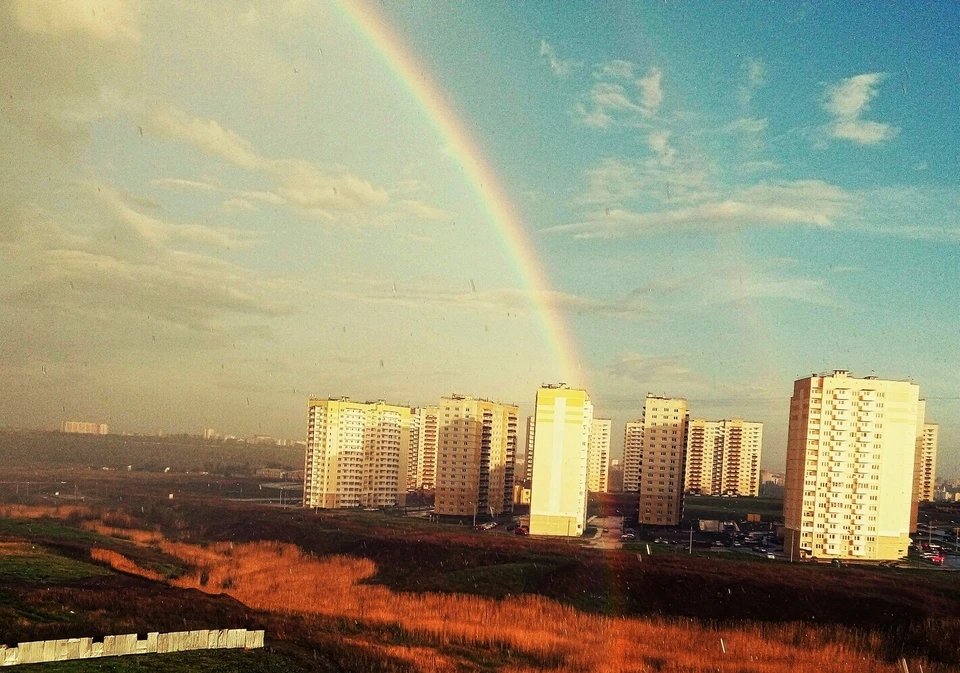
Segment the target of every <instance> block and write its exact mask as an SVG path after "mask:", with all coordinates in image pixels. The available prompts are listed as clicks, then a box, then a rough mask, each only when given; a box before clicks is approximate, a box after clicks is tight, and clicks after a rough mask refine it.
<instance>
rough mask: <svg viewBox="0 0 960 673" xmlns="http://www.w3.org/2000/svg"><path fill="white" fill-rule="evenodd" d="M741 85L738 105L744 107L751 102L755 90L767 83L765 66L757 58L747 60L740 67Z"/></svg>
mask: <svg viewBox="0 0 960 673" xmlns="http://www.w3.org/2000/svg"><path fill="white" fill-rule="evenodd" d="M741 71H742V73H743V84H741V85H740V90H739V94H740V103H741V104H742V105H744V106H747V105H750V103H751V102H753V95H754V93H756V91H757V89H759V88H760V87H762V86H763V85H765V84H766V83H767V66H766V64H765V63H764V62H763V61H762V60H761V59H759V58H748V59H747V60H746V61H744V63H743V65H742V66H741Z"/></svg>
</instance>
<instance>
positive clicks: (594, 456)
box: [587, 418, 613, 493]
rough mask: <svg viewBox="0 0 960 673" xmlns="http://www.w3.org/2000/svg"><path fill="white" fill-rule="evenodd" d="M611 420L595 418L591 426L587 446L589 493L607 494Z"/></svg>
mask: <svg viewBox="0 0 960 673" xmlns="http://www.w3.org/2000/svg"><path fill="white" fill-rule="evenodd" d="M612 425H613V421H611V420H610V419H609V418H594V419H593V422H592V423H591V424H590V438H589V443H588V446H587V491H590V492H593V493H606V492H607V481H608V479H609V475H610V429H611V426H612Z"/></svg>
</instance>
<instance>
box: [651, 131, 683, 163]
mask: <svg viewBox="0 0 960 673" xmlns="http://www.w3.org/2000/svg"><path fill="white" fill-rule="evenodd" d="M671 135H673V134H672V133H671V132H670V131H667V130H665V129H661V130H658V131H652V132H651V133H650V134H648V135H647V144H648V145H649V146H650V149H651V150H653V153H654V155H655V156H656V158H657V159H658V160H659V161H660V163H661V164H663V165H665V166H670V165H672V164H673V162H674V160H675V159H676V158H677V150H676V149H675V148H674V147H672V146H671V145H670V136H671Z"/></svg>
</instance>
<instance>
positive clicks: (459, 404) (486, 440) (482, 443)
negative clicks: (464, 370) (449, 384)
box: [434, 395, 520, 517]
mask: <svg viewBox="0 0 960 673" xmlns="http://www.w3.org/2000/svg"><path fill="white" fill-rule="evenodd" d="M519 413H520V410H519V408H518V407H517V406H516V405H513V404H502V403H500V402H493V401H491V400H486V399H481V398H474V397H469V396H466V395H451V396H450V397H444V398H442V399H441V400H440V404H439V405H438V422H439V439H438V447H439V448H438V471H437V489H436V500H435V503H434V511H435V512H436V513H437V514H441V515H452V516H471V515H472V516H483V517H487V516H497V515H499V514H502V513H503V512H512V511H513V500H514V492H513V481H514V478H513V476H514V475H513V471H514V462H515V460H516V454H517V422H518V419H517V417H518V415H519Z"/></svg>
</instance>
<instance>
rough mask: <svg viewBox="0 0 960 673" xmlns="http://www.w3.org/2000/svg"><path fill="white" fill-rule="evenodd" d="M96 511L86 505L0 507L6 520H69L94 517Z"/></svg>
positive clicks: (0, 511) (2, 516) (0, 513)
mask: <svg viewBox="0 0 960 673" xmlns="http://www.w3.org/2000/svg"><path fill="white" fill-rule="evenodd" d="M94 514H95V513H94V511H93V510H92V509H90V508H89V507H87V506H85V505H56V506H54V507H51V506H47V505H0V518H4V519H46V518H50V519H69V518H71V517H84V518H85V517H92V516H94Z"/></svg>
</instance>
